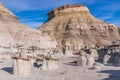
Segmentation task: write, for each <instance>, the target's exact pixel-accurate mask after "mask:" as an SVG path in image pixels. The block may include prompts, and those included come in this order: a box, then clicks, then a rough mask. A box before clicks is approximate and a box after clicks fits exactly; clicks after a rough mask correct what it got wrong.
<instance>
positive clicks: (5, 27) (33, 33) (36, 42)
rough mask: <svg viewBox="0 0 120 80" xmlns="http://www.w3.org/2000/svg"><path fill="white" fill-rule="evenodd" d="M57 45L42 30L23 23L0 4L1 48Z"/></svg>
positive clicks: (2, 49)
mask: <svg viewBox="0 0 120 80" xmlns="http://www.w3.org/2000/svg"><path fill="white" fill-rule="evenodd" d="M51 44H53V46H52V47H56V42H55V41H54V40H53V39H52V38H51V37H50V36H48V35H46V34H42V32H41V31H38V30H34V29H31V28H29V27H27V26H25V25H23V24H22V23H21V22H19V20H18V19H17V17H16V16H15V15H14V14H13V13H12V12H11V11H9V10H8V9H6V8H5V7H4V6H3V5H2V4H0V49H1V51H4V50H5V51H6V49H7V48H11V47H16V46H23V47H30V46H37V47H39V48H50V47H51V46H50V45H51Z"/></svg>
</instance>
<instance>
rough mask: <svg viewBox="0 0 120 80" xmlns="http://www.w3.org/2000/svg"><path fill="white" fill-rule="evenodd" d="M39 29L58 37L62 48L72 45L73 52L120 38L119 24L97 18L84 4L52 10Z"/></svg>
mask: <svg viewBox="0 0 120 80" xmlns="http://www.w3.org/2000/svg"><path fill="white" fill-rule="evenodd" d="M39 30H41V31H42V32H43V33H47V34H49V35H50V36H51V37H52V38H54V39H56V40H57V42H58V44H59V46H60V47H61V48H65V46H66V45H70V46H69V48H70V49H71V50H72V53H76V52H78V51H79V50H80V49H81V47H84V46H88V47H93V46H96V45H106V44H111V42H112V41H114V40H119V39H120V35H119V29H118V27H117V26H115V25H112V24H109V23H105V22H104V21H102V20H99V19H97V18H95V17H94V16H92V15H91V14H90V11H89V9H88V8H87V7H86V6H84V5H65V6H62V7H59V8H56V9H54V10H52V11H51V12H49V13H48V20H47V21H46V22H45V23H44V24H43V25H41V26H40V27H39Z"/></svg>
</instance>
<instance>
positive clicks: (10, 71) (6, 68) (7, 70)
mask: <svg viewBox="0 0 120 80" xmlns="http://www.w3.org/2000/svg"><path fill="white" fill-rule="evenodd" d="M1 70H4V71H6V72H8V73H10V74H12V71H13V68H12V67H5V68H2V69H1Z"/></svg>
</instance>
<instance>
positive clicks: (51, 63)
mask: <svg viewBox="0 0 120 80" xmlns="http://www.w3.org/2000/svg"><path fill="white" fill-rule="evenodd" d="M57 68H58V59H52V58H44V59H43V63H42V67H41V69H42V70H43V71H48V70H53V69H57Z"/></svg>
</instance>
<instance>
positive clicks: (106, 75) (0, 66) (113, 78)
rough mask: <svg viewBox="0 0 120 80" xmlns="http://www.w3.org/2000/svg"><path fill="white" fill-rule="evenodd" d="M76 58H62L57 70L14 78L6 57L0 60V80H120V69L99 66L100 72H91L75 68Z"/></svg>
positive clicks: (34, 69) (9, 61)
mask: <svg viewBox="0 0 120 80" xmlns="http://www.w3.org/2000/svg"><path fill="white" fill-rule="evenodd" d="M76 57H77V56H73V57H65V56H62V57H61V58H60V61H59V68H58V69H56V70H51V71H40V70H39V69H38V68H33V69H32V74H31V75H29V76H16V75H13V74H12V60H11V58H10V57H9V56H8V57H6V56H2V58H0V80H120V67H115V66H110V65H106V66H104V65H103V66H101V69H100V70H92V69H88V68H83V67H79V66H75V64H74V63H73V62H74V61H75V60H77V58H76Z"/></svg>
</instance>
